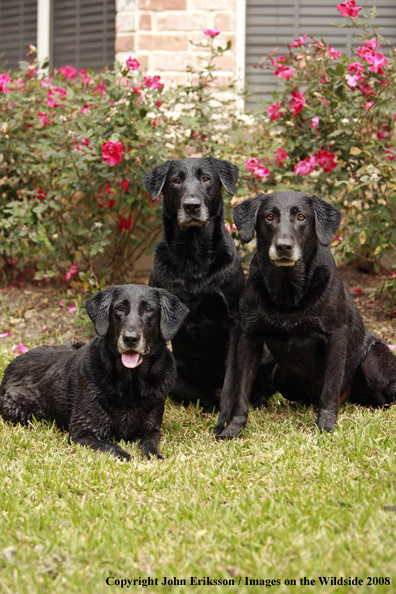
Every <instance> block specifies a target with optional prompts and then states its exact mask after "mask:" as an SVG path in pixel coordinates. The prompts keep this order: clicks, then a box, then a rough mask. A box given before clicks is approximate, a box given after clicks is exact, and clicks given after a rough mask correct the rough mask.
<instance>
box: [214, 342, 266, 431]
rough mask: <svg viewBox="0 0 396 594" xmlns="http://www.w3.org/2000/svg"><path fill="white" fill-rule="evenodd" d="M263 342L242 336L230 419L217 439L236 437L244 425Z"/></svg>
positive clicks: (238, 349) (239, 343)
mask: <svg viewBox="0 0 396 594" xmlns="http://www.w3.org/2000/svg"><path fill="white" fill-rule="evenodd" d="M263 347H264V340H262V339H258V340H256V341H253V340H252V339H251V338H250V337H247V336H244V335H242V336H241V338H240V340H239V342H238V348H237V368H236V381H235V397H234V406H233V409H232V413H231V418H230V422H229V424H227V427H226V428H225V429H223V431H222V432H221V433H220V435H218V436H217V439H232V438H233V437H237V436H238V435H239V434H240V432H241V431H242V429H243V428H244V427H245V425H246V421H247V417H248V412H249V397H250V392H251V391H252V387H253V384H254V380H255V379H256V375H257V371H258V368H259V366H260V361H261V357H262V354H263Z"/></svg>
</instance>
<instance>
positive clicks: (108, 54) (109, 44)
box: [51, 0, 116, 71]
mask: <svg viewBox="0 0 396 594" xmlns="http://www.w3.org/2000/svg"><path fill="white" fill-rule="evenodd" d="M115 14H116V13H115V0H53V4H52V27H51V29H52V60H51V62H52V66H54V67H57V68H59V66H66V65H67V64H68V65H70V66H74V67H75V68H93V69H94V70H96V71H99V70H100V69H101V68H103V66H109V67H110V68H112V67H113V64H114V58H115V52H114V40H115Z"/></svg>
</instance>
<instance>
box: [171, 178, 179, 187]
mask: <svg viewBox="0 0 396 594" xmlns="http://www.w3.org/2000/svg"><path fill="white" fill-rule="evenodd" d="M172 183H173V185H174V186H180V184H181V181H180V179H179V178H178V177H176V178H175V179H174V180H173V182H172Z"/></svg>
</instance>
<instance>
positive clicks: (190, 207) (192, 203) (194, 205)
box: [183, 198, 202, 214]
mask: <svg viewBox="0 0 396 594" xmlns="http://www.w3.org/2000/svg"><path fill="white" fill-rule="evenodd" d="M201 206H202V204H201V201H200V199H199V198H186V199H185V201H184V202H183V208H184V210H185V211H186V212H187V213H188V214H197V213H198V211H199V209H200V208H201Z"/></svg>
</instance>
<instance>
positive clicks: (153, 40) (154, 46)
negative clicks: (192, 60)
mask: <svg viewBox="0 0 396 594" xmlns="http://www.w3.org/2000/svg"><path fill="white" fill-rule="evenodd" d="M138 39H139V41H138V44H139V50H151V51H154V50H167V51H177V52H178V51H185V50H188V45H189V43H188V37H187V35H172V34H169V35H158V34H157V33H153V34H152V35H150V34H145V33H141V34H140V35H139V38H138Z"/></svg>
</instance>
